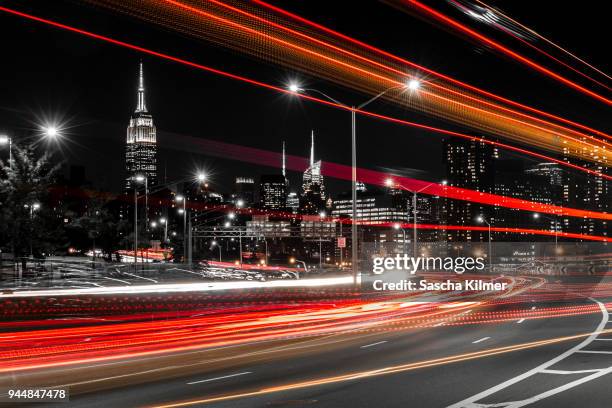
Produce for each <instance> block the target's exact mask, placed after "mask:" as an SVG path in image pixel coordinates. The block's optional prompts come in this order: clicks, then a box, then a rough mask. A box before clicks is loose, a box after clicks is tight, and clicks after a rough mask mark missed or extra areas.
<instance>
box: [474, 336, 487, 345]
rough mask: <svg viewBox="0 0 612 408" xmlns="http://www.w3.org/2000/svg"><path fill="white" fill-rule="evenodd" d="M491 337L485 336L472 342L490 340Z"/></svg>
mask: <svg viewBox="0 0 612 408" xmlns="http://www.w3.org/2000/svg"><path fill="white" fill-rule="evenodd" d="M489 339H490V337H483V338H482V339H479V340H475V341H473V342H472V344H476V343H480V342H481V341H485V340H489Z"/></svg>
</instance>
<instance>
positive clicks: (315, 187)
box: [302, 130, 325, 200]
mask: <svg viewBox="0 0 612 408" xmlns="http://www.w3.org/2000/svg"><path fill="white" fill-rule="evenodd" d="M302 189H303V190H304V195H306V194H307V193H309V192H315V193H317V194H320V195H321V199H322V200H325V185H324V184H323V175H322V174H321V160H319V161H316V162H315V159H314V130H313V131H312V133H311V134H310V165H309V166H308V168H307V169H306V171H304V176H303V182H302Z"/></svg>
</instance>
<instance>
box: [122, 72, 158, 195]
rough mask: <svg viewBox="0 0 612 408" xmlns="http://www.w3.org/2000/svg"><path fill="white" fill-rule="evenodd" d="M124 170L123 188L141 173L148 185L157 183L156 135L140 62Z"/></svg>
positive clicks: (128, 186)
mask: <svg viewBox="0 0 612 408" xmlns="http://www.w3.org/2000/svg"><path fill="white" fill-rule="evenodd" d="M125 170H126V173H127V178H126V180H125V188H126V190H127V191H129V190H131V189H132V185H133V183H134V180H133V177H134V176H136V175H142V176H145V177H146V178H147V183H148V185H149V186H154V185H156V184H157V137H156V134H155V125H153V117H152V116H151V115H150V114H149V112H148V111H147V105H146V104H145V88H144V77H143V73H142V62H141V63H140V72H139V76H138V100H137V103H136V110H135V111H134V114H132V117H131V119H130V124H129V126H128V128H127V140H126V145H125Z"/></svg>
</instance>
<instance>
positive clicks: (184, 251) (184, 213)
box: [175, 195, 187, 262]
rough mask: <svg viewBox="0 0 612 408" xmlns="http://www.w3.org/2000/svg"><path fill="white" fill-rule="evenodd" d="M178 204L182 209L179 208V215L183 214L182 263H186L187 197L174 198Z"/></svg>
mask: <svg viewBox="0 0 612 408" xmlns="http://www.w3.org/2000/svg"><path fill="white" fill-rule="evenodd" d="M175 199H176V201H177V202H178V203H180V202H182V203H183V208H179V210H178V212H179V214H183V262H186V261H187V197H185V196H182V195H177V196H176V198H175Z"/></svg>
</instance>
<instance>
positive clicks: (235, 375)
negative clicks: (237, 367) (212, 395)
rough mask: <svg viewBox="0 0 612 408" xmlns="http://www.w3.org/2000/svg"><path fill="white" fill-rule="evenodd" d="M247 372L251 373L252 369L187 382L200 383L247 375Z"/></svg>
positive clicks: (191, 383) (190, 383)
mask: <svg viewBox="0 0 612 408" xmlns="http://www.w3.org/2000/svg"><path fill="white" fill-rule="evenodd" d="M247 374H251V372H250V371H245V372H244V373H236V374H230V375H224V376H223V377H215V378H208V379H206V380H199V381H192V382H188V383H187V384H189V385H193V384H200V383H205V382H211V381H217V380H223V379H225V378H232V377H238V376H241V375H247Z"/></svg>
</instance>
